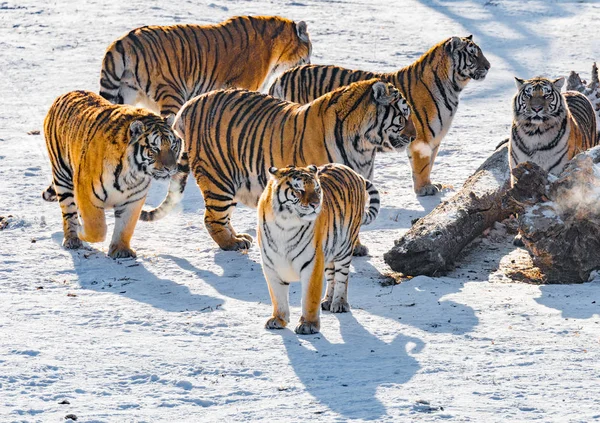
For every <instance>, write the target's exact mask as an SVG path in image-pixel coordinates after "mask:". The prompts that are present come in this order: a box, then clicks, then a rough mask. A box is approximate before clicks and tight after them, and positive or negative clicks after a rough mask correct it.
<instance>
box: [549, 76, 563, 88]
mask: <svg viewBox="0 0 600 423" xmlns="http://www.w3.org/2000/svg"><path fill="white" fill-rule="evenodd" d="M552 84H554V86H555V87H556V89H557V90H558V91H560V89H561V88H562V87H563V85H565V77H564V76H561V77H560V78H556V79H555V80H554V81H552Z"/></svg>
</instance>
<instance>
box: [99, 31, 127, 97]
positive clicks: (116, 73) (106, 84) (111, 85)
mask: <svg viewBox="0 0 600 423" xmlns="http://www.w3.org/2000/svg"><path fill="white" fill-rule="evenodd" d="M126 60H127V56H126V54H125V50H124V49H123V42H122V41H121V40H118V41H116V42H114V43H113V44H111V46H110V47H109V48H108V50H106V53H105V54H104V59H102V70H101V71H100V93H99V94H100V95H101V96H102V97H104V98H105V99H107V100H108V101H110V102H111V103H113V104H123V103H124V99H123V95H122V94H121V85H122V82H121V80H122V78H123V74H124V73H125V64H126Z"/></svg>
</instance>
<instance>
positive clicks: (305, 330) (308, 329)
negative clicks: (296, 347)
mask: <svg viewBox="0 0 600 423" xmlns="http://www.w3.org/2000/svg"><path fill="white" fill-rule="evenodd" d="M320 326H321V324H320V323H319V322H318V321H317V322H308V321H305V320H300V323H298V326H296V329H295V330H294V331H295V332H296V333H297V334H298V335H312V334H313V333H319V329H320Z"/></svg>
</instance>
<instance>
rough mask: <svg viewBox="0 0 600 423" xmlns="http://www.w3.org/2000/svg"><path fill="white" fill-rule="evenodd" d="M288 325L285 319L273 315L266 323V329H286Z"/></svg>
mask: <svg viewBox="0 0 600 423" xmlns="http://www.w3.org/2000/svg"><path fill="white" fill-rule="evenodd" d="M286 325H287V322H286V321H285V320H282V319H280V318H279V317H275V316H274V317H271V318H270V319H269V320H267V323H265V329H284V328H285V327H286Z"/></svg>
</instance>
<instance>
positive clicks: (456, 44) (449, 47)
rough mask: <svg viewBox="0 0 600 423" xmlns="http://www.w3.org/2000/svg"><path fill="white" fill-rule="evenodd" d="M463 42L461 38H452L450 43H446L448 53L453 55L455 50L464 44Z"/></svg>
mask: <svg viewBox="0 0 600 423" xmlns="http://www.w3.org/2000/svg"><path fill="white" fill-rule="evenodd" d="M462 43H463V42H462V40H461V39H460V37H452V38H450V39H449V40H448V41H446V44H445V47H446V51H448V53H452V52H453V51H454V50H456V49H457V48H458V47H459V46H460V45H461V44H462Z"/></svg>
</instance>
